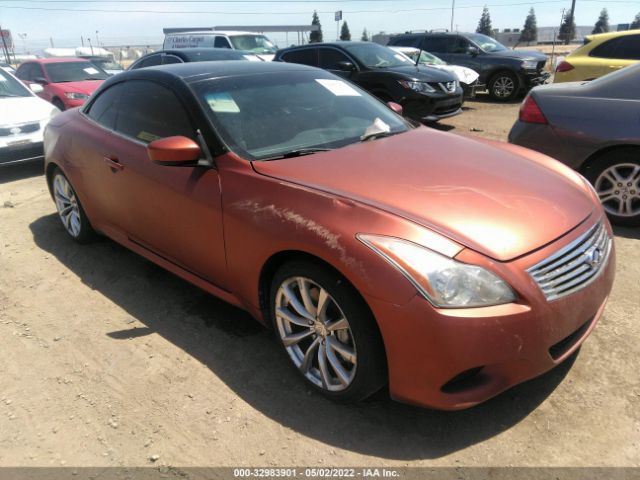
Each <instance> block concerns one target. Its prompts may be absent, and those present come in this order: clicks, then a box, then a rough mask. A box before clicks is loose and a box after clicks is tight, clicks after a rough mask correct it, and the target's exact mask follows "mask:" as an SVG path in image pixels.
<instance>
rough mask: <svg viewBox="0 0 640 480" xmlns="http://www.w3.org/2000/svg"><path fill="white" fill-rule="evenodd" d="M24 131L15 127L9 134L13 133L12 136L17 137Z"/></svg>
mask: <svg viewBox="0 0 640 480" xmlns="http://www.w3.org/2000/svg"><path fill="white" fill-rule="evenodd" d="M21 131H22V129H21V128H20V127H13V128H12V129H11V130H9V133H11V135H17V134H19V133H20V132H21Z"/></svg>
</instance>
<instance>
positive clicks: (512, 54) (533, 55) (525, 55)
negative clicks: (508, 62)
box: [489, 49, 547, 62]
mask: <svg viewBox="0 0 640 480" xmlns="http://www.w3.org/2000/svg"><path fill="white" fill-rule="evenodd" d="M489 55H492V56H496V57H506V58H517V59H521V60H537V61H538V62H541V61H542V60H547V56H546V55H545V54H544V53H540V52H532V51H531V50H510V49H507V50H504V51H502V52H489Z"/></svg>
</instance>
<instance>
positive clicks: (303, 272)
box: [269, 260, 387, 402]
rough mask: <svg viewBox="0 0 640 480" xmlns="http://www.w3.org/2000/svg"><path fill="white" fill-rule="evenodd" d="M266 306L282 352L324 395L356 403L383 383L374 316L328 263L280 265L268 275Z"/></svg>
mask: <svg viewBox="0 0 640 480" xmlns="http://www.w3.org/2000/svg"><path fill="white" fill-rule="evenodd" d="M269 306H270V314H271V320H272V322H273V327H274V330H275V332H276V335H277V337H278V340H279V341H280V343H281V344H282V346H283V348H284V352H285V353H286V356H287V357H288V358H289V359H290V361H291V362H292V364H293V366H294V367H295V368H296V370H297V371H298V372H299V373H300V374H301V375H302V377H303V378H304V380H305V381H306V382H307V383H308V384H309V385H310V386H311V387H313V388H314V389H316V390H318V391H319V392H320V393H322V394H323V395H325V396H327V397H329V398H331V399H332V400H337V401H341V402H357V401H359V400H362V399H364V398H367V397H368V396H370V395H372V394H373V393H375V392H376V391H378V390H380V388H381V387H382V386H383V385H384V384H385V383H386V381H387V364H386V357H385V352H384V345H383V343H382V337H381V336H380V331H379V330H378V326H377V323H376V320H375V318H373V315H372V314H371V311H370V310H369V307H368V306H367V304H366V303H365V301H364V299H363V298H362V296H361V295H360V294H359V293H358V291H357V290H356V289H355V288H354V287H353V286H352V285H351V284H350V283H349V282H348V281H347V280H346V279H345V278H344V277H342V276H341V275H340V274H339V273H337V272H336V271H335V270H333V269H332V268H330V267H329V266H327V265H324V264H321V263H317V262H315V261H306V260H305V261H302V260H300V261H291V262H288V263H286V264H284V265H283V266H282V267H280V269H279V270H278V271H277V272H276V273H275V275H274V276H273V278H272V282H271V290H270V304H269Z"/></svg>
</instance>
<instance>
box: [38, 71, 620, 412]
mask: <svg viewBox="0 0 640 480" xmlns="http://www.w3.org/2000/svg"><path fill="white" fill-rule="evenodd" d="M45 150H46V153H47V154H46V164H45V172H46V182H47V185H48V187H49V189H50V192H51V195H52V199H53V200H54V203H55V205H56V207H55V208H56V209H57V211H58V216H59V218H60V223H61V227H62V229H64V231H65V232H66V234H67V235H68V236H69V238H70V239H73V240H75V241H77V242H79V243H86V242H88V241H90V240H91V238H92V236H93V235H94V232H95V231H99V232H102V233H103V234H105V235H107V236H108V237H110V238H112V239H114V240H116V241H117V242H119V243H121V244H122V245H124V246H125V247H127V248H129V249H131V250H133V251H134V252H136V253H138V254H140V255H142V256H144V257H145V258H147V259H149V260H151V261H153V262H155V263H156V264H158V265H160V266H162V267H163V268H165V269H167V270H169V271H171V272H173V273H175V274H176V275H178V276H180V277H182V278H183V279H186V280H187V281H190V282H192V283H194V284H195V285H197V286H198V287H200V288H201V289H203V290H205V291H207V292H209V293H211V294H214V295H217V296H219V297H221V298H222V299H224V300H226V301H228V302H231V303H232V304H234V305H236V306H239V307H241V308H243V309H245V310H247V311H249V312H250V313H251V314H252V315H253V316H254V317H256V318H257V319H259V320H260V321H262V322H263V324H265V325H267V326H272V327H273V330H274V334H275V337H276V338H277V339H278V341H279V343H280V347H281V350H282V355H283V359H286V361H287V362H288V363H289V364H290V365H291V367H292V368H293V369H295V370H296V371H297V372H298V373H299V375H300V377H301V379H302V381H304V382H305V383H306V385H307V386H308V387H309V388H312V389H314V390H316V391H317V392H319V393H321V394H323V395H325V396H326V397H328V398H330V399H333V400H336V401H342V402H356V401H359V400H362V399H363V398H366V397H368V396H370V395H372V394H373V393H374V392H376V391H377V390H379V389H380V388H382V387H384V386H385V385H386V384H387V383H388V384H389V391H390V393H391V396H392V397H393V398H396V399H398V400H401V401H404V402H408V403H413V404H417V405H425V406H430V407H435V408H441V409H462V408H468V407H471V406H473V405H475V404H478V403H480V402H482V401H484V400H487V399H488V398H491V397H493V396H495V395H497V394H498V393H500V392H502V391H504V390H506V389H508V388H510V387H511V386H513V385H515V384H518V383H520V382H523V381H525V380H528V379H530V378H533V377H535V376H538V375H541V374H542V373H544V372H546V371H548V370H550V369H552V368H554V367H555V366H557V365H559V364H560V363H562V362H563V361H565V360H567V359H568V358H570V357H571V355H572V354H573V353H574V352H576V351H577V350H578V349H579V348H580V345H581V344H582V343H583V342H584V341H585V339H586V338H587V337H588V336H589V334H590V333H591V332H592V331H593V329H594V328H595V326H596V324H597V322H598V320H599V319H600V316H601V315H602V312H603V310H604V308H605V303H606V300H607V297H608V295H609V293H610V291H611V287H612V284H613V280H614V275H615V249H614V245H613V239H612V236H613V233H612V231H611V226H610V225H609V223H608V221H607V219H606V216H605V215H604V212H603V210H602V207H601V205H600V203H599V202H598V199H597V197H596V196H595V195H594V193H593V190H592V189H591V187H590V186H589V185H588V184H587V183H586V182H585V181H584V179H583V178H582V177H581V176H580V175H578V174H577V173H575V172H574V171H572V170H571V169H570V168H567V167H565V166H563V165H561V164H560V163H558V162H555V161H552V160H550V159H548V158H547V157H546V156H544V155H541V154H538V153H536V152H533V151H531V150H527V149H522V148H518V147H515V146H513V145H508V144H504V143H498V142H491V141H488V140H474V139H471V138H467V137H463V136H461V135H453V134H449V133H445V132H442V131H439V130H436V129H432V128H426V127H423V126H418V127H417V128H415V127H414V126H413V125H412V124H411V123H410V122H407V121H405V120H404V119H403V118H402V117H401V116H399V115H397V114H395V113H394V112H393V111H392V110H390V109H389V108H387V107H386V106H385V105H384V104H382V103H381V102H379V101H377V100H375V99H374V98H373V97H372V96H371V95H369V94H368V93H366V92H365V91H364V90H362V89H360V88H359V87H358V86H356V85H354V84H352V83H350V82H348V81H346V80H344V79H342V78H340V77H337V76H335V75H333V74H331V73H329V72H326V71H323V70H319V69H317V68H310V67H307V66H304V65H298V64H292V63H280V62H210V63H190V64H184V65H181V64H177V65H165V66H160V67H152V68H141V69H137V70H133V71H127V72H124V73H122V74H119V75H115V76H113V77H111V78H110V79H109V80H107V81H106V82H105V83H104V84H103V86H102V87H101V88H100V90H99V91H97V92H96V93H95V94H94V95H93V96H92V98H91V99H90V100H89V102H88V104H87V105H86V106H85V107H83V108H82V110H80V109H74V110H71V111H68V112H64V113H62V114H60V115H59V116H58V117H56V118H55V119H54V120H53V121H52V122H51V123H50V125H49V127H48V128H47V130H46V132H45ZM62 229H61V230H62ZM55 234H56V233H55V232H51V235H55ZM55 241H57V240H55ZM587 247H588V248H589V250H588V251H589V255H582V252H584V251H585V250H586V248H587ZM592 247H593V248H592ZM70 248H71V247H70ZM76 250H77V249H76V248H73V251H76ZM101 252H102V249H96V250H94V251H93V252H91V253H85V254H86V255H101ZM568 269H572V270H568ZM549 279H555V281H549ZM250 354H251V352H246V355H250ZM260 358H262V359H265V360H266V357H265V354H264V352H262V353H261V354H260ZM266 361H271V360H266ZM272 361H274V362H275V360H272ZM253 364H254V365H255V369H256V371H255V375H260V365H259V364H257V363H256V362H253Z"/></svg>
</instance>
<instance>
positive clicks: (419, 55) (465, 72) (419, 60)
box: [391, 47, 483, 98]
mask: <svg viewBox="0 0 640 480" xmlns="http://www.w3.org/2000/svg"><path fill="white" fill-rule="evenodd" d="M391 50H394V51H396V52H399V53H402V54H403V55H406V56H407V57H409V58H410V59H411V60H412V61H413V62H414V63H415V64H416V65H427V66H429V67H431V68H438V69H440V70H444V71H445V72H449V73H451V74H453V75H454V76H455V77H456V78H457V79H458V81H459V82H460V85H461V86H462V89H463V90H464V96H465V97H466V98H473V97H475V94H476V89H477V88H483V86H481V85H479V84H478V77H479V76H480V75H478V73H477V72H476V71H475V70H471V69H470V68H467V67H461V66H460V65H449V64H448V63H447V62H445V61H444V60H442V59H441V58H438V57H436V56H435V55H433V54H432V53H429V52H425V51H424V50H420V49H419V48H414V47H391Z"/></svg>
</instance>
